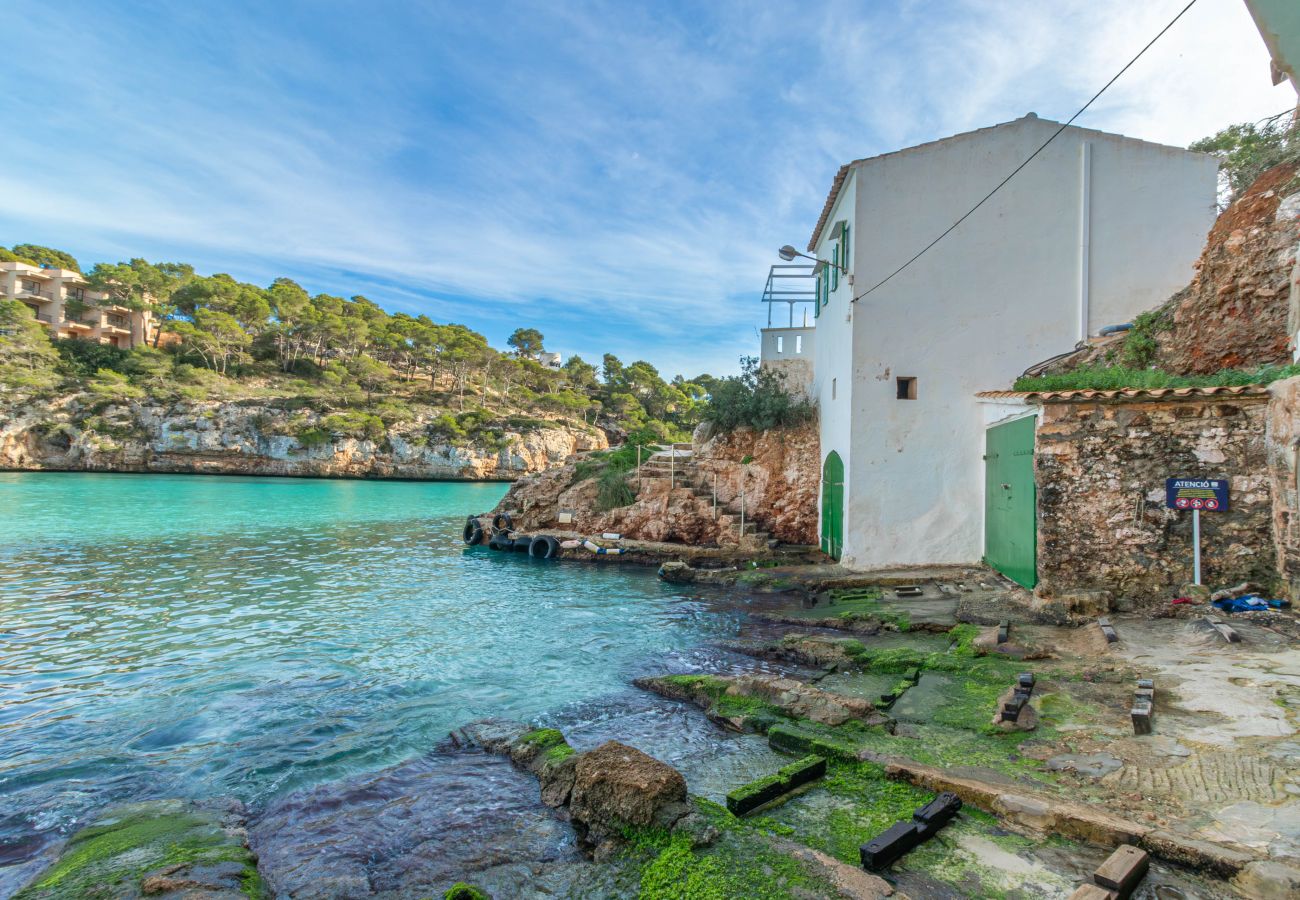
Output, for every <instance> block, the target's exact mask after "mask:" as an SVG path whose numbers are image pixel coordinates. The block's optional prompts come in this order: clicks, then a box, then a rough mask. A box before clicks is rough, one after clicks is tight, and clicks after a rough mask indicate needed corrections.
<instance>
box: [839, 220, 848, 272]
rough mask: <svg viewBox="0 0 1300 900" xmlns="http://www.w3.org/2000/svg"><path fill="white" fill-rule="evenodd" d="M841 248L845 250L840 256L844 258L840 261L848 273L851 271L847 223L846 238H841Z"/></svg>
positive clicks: (846, 225)
mask: <svg viewBox="0 0 1300 900" xmlns="http://www.w3.org/2000/svg"><path fill="white" fill-rule="evenodd" d="M840 246H841V247H843V248H844V252H843V253H841V254H840V256H842V257H844V258H843V259H842V260H840V261H841V262H842V263H844V271H845V272H847V271H849V226H848V224H847V223H846V224H845V226H844V236H843V237H841V238H840Z"/></svg>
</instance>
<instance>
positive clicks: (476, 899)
mask: <svg viewBox="0 0 1300 900" xmlns="http://www.w3.org/2000/svg"><path fill="white" fill-rule="evenodd" d="M442 900H492V898H491V897H489V896H488V895H487V894H486V893H484V892H483V891H480V890H479V889H478V888H476V887H474V885H472V884H466V883H465V882H463V881H458V882H456V883H455V884H453V885H452V886H451V887H449V888H447V892H446V893H445V894H443V895H442Z"/></svg>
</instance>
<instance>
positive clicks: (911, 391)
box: [896, 378, 916, 400]
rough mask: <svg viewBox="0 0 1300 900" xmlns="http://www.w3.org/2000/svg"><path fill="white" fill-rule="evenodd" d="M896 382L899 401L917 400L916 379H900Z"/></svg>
mask: <svg viewBox="0 0 1300 900" xmlns="http://www.w3.org/2000/svg"><path fill="white" fill-rule="evenodd" d="M896 381H897V384H898V399H899V400H915V399H916V379H915V378H899V379H896Z"/></svg>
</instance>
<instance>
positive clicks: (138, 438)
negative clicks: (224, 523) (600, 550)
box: [0, 394, 608, 480]
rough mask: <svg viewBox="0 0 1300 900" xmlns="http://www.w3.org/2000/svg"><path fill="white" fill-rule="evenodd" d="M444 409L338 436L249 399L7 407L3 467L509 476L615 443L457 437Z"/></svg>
mask: <svg viewBox="0 0 1300 900" xmlns="http://www.w3.org/2000/svg"><path fill="white" fill-rule="evenodd" d="M440 412H441V410H437V409H433V408H426V409H423V410H417V411H416V413H415V416H414V418H412V419H410V420H408V421H403V422H399V423H397V424H395V425H392V426H391V427H389V428H387V429H386V432H385V433H384V434H383V435H382V436H376V437H374V438H357V437H348V436H344V435H342V434H338V433H333V432H331V431H330V429H329V427H328V423H327V419H328V415H327V414H322V413H318V412H316V411H313V410H305V409H298V410H287V409H283V408H281V407H278V406H275V405H273V404H270V403H267V404H256V403H249V402H229V403H225V402H217V401H201V402H198V401H196V402H178V403H172V404H162V403H154V402H148V401H129V402H117V403H113V402H106V401H103V400H96V399H95V398H93V397H90V396H88V395H84V394H79V395H72V396H68V397H63V398H60V399H59V400H57V401H55V402H53V403H48V402H35V401H32V402H28V403H25V404H16V405H10V404H8V403H0V469H18V470H22V469H54V470H84V471H115V472H187V473H190V472H192V473H202V474H219V475H287V476H317V477H342V478H411V479H424V478H428V479H443V478H445V479H466V480H494V479H499V480H508V479H514V478H518V477H520V476H522V475H526V474H529V473H533V472H540V471H543V470H545V469H547V468H550V467H552V466H556V465H559V464H561V463H563V462H564V461H565V460H567V459H568V458H569V457H570V456H572V455H573V454H574V453H577V452H580V451H583V450H596V449H603V448H605V447H607V446H608V444H607V442H606V440H605V437H604V435H603V433H601V432H599V431H596V430H594V429H590V428H588V427H586V426H583V425H580V424H575V423H567V422H555V423H553V424H552V425H549V426H547V427H537V428H535V429H533V430H527V431H525V430H519V431H509V430H507V431H505V432H504V433H502V434H501V437H500V439H499V440H496V441H494V443H495V446H493V447H486V446H480V445H475V444H474V443H473V442H472V441H468V440H463V439H462V440H448V439H446V438H444V437H441V436H440V433H439V432H438V430H437V428H436V426H435V425H434V422H435V419H436V418H437V414H438V413H440Z"/></svg>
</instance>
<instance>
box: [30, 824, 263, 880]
mask: <svg viewBox="0 0 1300 900" xmlns="http://www.w3.org/2000/svg"><path fill="white" fill-rule="evenodd" d="M145 896H150V897H202V898H205V900H226V898H242V897H261V896H263V889H262V882H261V879H260V878H259V876H258V873H257V860H256V858H255V857H254V856H253V854H252V852H251V851H250V850H249V849H248V843H247V834H246V832H245V831H244V810H243V807H242V806H240V805H239V804H238V803H235V802H230V803H207V804H200V803H194V802H190V801H186V800H156V801H151V802H147V803H133V804H130V805H128V806H120V807H117V808H115V809H112V810H109V811H108V812H107V813H105V814H104V815H101V816H99V817H98V818H97V819H96V820H95V821H94V822H92V823H91V824H90V825H88V826H87V827H85V828H83V829H82V830H81V831H78V832H77V833H76V834H74V835H73V836H72V838H71V839H70V840H69V841H68V843H67V846H66V847H64V849H63V852H62V854H61V855H60V856H59V858H58V859H56V860H55V861H54V863H53V864H52V865H51V866H50V867H49V868H48V869H46V870H45V871H44V872H42V873H41V874H40V875H38V876H37V877H36V878H35V879H34V880H33V881H32V882H31V884H29V885H28V886H27V887H26V888H24V889H23V890H21V891H19V892H18V893H17V894H16V895H15V897H16V898H22V900H38V898H39V900H44V898H50V900H54V898H68V900H80V898H84V897H100V898H114V900H117V898H136V897H145Z"/></svg>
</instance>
